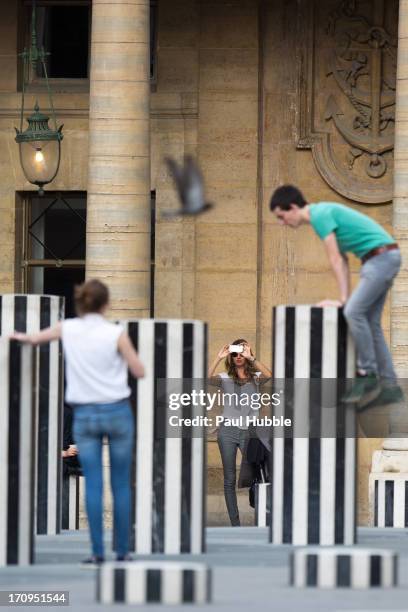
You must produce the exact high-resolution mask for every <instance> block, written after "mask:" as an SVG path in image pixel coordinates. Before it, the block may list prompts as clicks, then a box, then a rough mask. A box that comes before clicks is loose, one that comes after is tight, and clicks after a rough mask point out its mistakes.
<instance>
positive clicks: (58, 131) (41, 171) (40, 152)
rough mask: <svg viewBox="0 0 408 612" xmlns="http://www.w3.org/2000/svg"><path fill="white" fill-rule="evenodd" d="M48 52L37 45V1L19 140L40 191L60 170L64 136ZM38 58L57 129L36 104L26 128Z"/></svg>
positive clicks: (26, 60) (25, 65) (24, 164)
mask: <svg viewBox="0 0 408 612" xmlns="http://www.w3.org/2000/svg"><path fill="white" fill-rule="evenodd" d="M47 55H48V54H47V53H45V51H44V49H43V48H42V47H41V48H38V46H37V33H36V6H35V0H34V2H33V12H32V21H31V47H30V48H29V49H26V48H25V49H24V51H23V53H21V54H20V57H21V58H22V60H23V87H22V101H21V117H20V129H19V130H18V129H17V128H15V130H16V133H17V135H16V142H17V143H18V146H19V150H20V163H21V167H22V169H23V172H24V175H25V177H26V179H27V180H28V181H29V182H30V183H32V184H33V185H38V187H39V195H43V194H44V189H43V187H44V185H47V183H51V181H53V180H54V178H55V177H56V175H57V173H58V169H59V165H60V159H61V140H62V138H63V135H62V128H63V126H62V125H61V126H60V127H59V128H57V122H56V117H55V111H54V105H53V102H52V94H51V89H50V85H49V82H48V76H47V67H46V65H45V58H46V56H47ZM38 62H40V63H41V65H42V67H43V71H44V76H45V83H46V86H47V91H48V97H49V101H50V108H51V113H52V118H53V123H54V129H52V128H50V127H49V125H48V121H49V117H48V116H47V115H44V114H43V113H42V112H41V111H40V108H39V106H38V102H36V104H35V108H34V112H33V113H32V115H30V116H29V117H28V118H27V122H28V127H27V128H26V130H24V131H23V121H24V97H25V87H26V81H27V80H28V74H29V70H30V67H31V70H32V71H36V69H37V64H38Z"/></svg>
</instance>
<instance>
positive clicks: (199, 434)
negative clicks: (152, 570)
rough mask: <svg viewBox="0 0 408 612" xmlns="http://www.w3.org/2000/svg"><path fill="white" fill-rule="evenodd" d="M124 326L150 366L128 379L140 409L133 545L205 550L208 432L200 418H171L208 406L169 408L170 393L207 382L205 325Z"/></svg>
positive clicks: (158, 322)
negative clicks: (186, 422) (185, 422)
mask: <svg viewBox="0 0 408 612" xmlns="http://www.w3.org/2000/svg"><path fill="white" fill-rule="evenodd" d="M125 325H126V328H127V331H128V333H129V336H130V338H131V340H132V342H133V344H134V346H135V348H136V349H137V351H138V353H139V356H140V359H141V361H142V363H143V364H144V365H145V368H146V376H145V377H144V378H141V379H140V380H135V379H131V388H132V395H131V401H132V405H133V408H134V411H135V414H136V431H135V445H134V456H135V465H134V468H135V469H134V474H133V476H132V516H133V522H134V524H135V551H136V552H137V553H138V554H142V555H146V554H152V553H164V554H169V555H177V554H180V553H190V554H201V553H203V552H204V551H205V533H204V532H205V515H206V513H205V491H206V431H205V427H204V425H201V424H200V423H198V424H196V425H195V426H192V427H189V426H183V425H177V423H176V424H173V423H172V421H171V420H170V419H171V417H172V416H177V417H181V418H189V419H193V418H194V417H196V416H198V417H200V416H201V417H202V416H205V414H206V410H205V407H204V406H202V405H201V403H200V402H198V405H197V403H194V402H193V401H192V402H191V403H188V401H187V402H185V403H184V404H183V405H182V406H180V407H179V408H177V409H175V407H174V406H173V407H172V408H170V404H169V399H170V398H171V397H172V394H173V393H175V394H177V396H178V397H180V393H186V394H187V393H188V394H191V393H192V391H193V390H195V391H199V390H201V389H202V388H203V384H204V381H205V377H206V373H207V363H206V361H207V360H206V354H207V325H206V323H203V322H202V321H192V320H180V319H149V320H139V321H127V322H125ZM190 397H191V396H190ZM186 403H187V404H188V405H185V404H186Z"/></svg>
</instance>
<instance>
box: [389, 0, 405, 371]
mask: <svg viewBox="0 0 408 612" xmlns="http://www.w3.org/2000/svg"><path fill="white" fill-rule="evenodd" d="M399 7H400V8H399V32H398V64H397V90H396V114H395V150H394V203H393V230H394V235H395V238H396V239H397V241H398V243H399V245H400V249H401V254H402V258H403V266H402V270H401V272H400V273H399V275H398V276H397V278H396V280H395V283H394V287H393V290H392V307H391V346H392V353H393V359H394V363H395V365H396V368H397V373H398V376H399V377H401V378H408V360H407V353H408V267H407V266H408V263H407V262H408V212H407V211H408V0H400V3H399Z"/></svg>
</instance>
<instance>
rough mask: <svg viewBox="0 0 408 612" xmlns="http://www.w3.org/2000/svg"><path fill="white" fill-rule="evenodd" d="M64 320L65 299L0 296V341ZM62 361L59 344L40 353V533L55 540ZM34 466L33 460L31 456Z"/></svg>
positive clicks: (37, 485)
mask: <svg viewBox="0 0 408 612" xmlns="http://www.w3.org/2000/svg"><path fill="white" fill-rule="evenodd" d="M63 316H64V298H62V297H58V296H49V295H14V294H10V295H0V335H3V336H5V335H8V334H10V333H12V332H13V331H19V332H26V333H35V332H38V331H39V330H41V329H44V328H46V327H49V326H52V325H55V324H56V323H58V321H60V320H61V319H62V318H63ZM63 384H64V381H63V357H62V349H61V345H60V343H58V342H52V343H50V344H44V345H42V346H40V347H38V349H37V377H36V382H35V389H36V390H37V393H36V398H35V415H36V455H35V463H36V475H35V489H36V495H35V525H36V533H38V534H49V535H53V534H56V533H59V531H60V528H61V449H62V410H63V407H62V395H63ZM33 460H34V455H33Z"/></svg>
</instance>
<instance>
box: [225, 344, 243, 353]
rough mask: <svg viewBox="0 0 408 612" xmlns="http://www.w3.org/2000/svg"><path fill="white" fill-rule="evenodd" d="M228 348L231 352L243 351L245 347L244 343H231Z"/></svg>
mask: <svg viewBox="0 0 408 612" xmlns="http://www.w3.org/2000/svg"><path fill="white" fill-rule="evenodd" d="M228 350H229V352H230V353H242V352H243V351H244V347H243V346H242V344H230V345H229V348H228Z"/></svg>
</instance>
